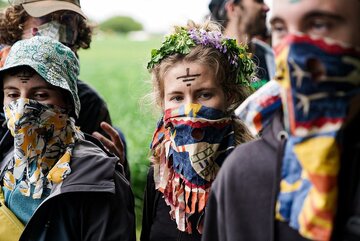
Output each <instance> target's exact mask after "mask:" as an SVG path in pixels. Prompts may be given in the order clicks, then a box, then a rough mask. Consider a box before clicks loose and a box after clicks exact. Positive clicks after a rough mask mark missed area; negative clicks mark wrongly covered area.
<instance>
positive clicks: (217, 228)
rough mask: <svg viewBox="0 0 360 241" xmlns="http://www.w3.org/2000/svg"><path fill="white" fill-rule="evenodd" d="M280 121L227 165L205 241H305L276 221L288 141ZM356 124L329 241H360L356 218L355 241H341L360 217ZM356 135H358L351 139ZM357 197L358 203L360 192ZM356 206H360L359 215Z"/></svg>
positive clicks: (216, 187)
mask: <svg viewBox="0 0 360 241" xmlns="http://www.w3.org/2000/svg"><path fill="white" fill-rule="evenodd" d="M281 119H282V118H281V115H280V114H279V113H278V114H277V115H276V116H275V117H274V119H273V122H272V124H271V125H270V126H268V127H267V128H265V130H264V132H263V136H262V138H260V139H258V140H256V141H253V142H249V143H246V144H242V145H240V146H238V147H237V148H236V149H235V150H234V151H233V152H232V153H231V154H230V156H229V157H228V158H227V159H226V161H225V163H224V164H223V166H222V167H221V169H220V172H219V174H218V176H217V178H216V180H215V182H214V183H213V185H212V188H211V194H210V197H209V201H208V204H207V207H206V213H205V227H204V232H203V237H202V240H203V241H215V240H221V241H248V240H251V241H273V240H276V241H304V240H308V239H305V238H303V237H301V236H300V235H299V234H298V232H297V231H295V230H293V229H291V228H290V227H289V226H288V225H287V223H283V222H277V221H275V219H274V217H275V202H276V199H277V193H278V192H279V185H280V168H281V161H282V156H283V153H282V152H283V148H284V143H285V141H286V140H285V138H284V135H282V133H283V132H282V131H283V125H282V121H281ZM357 123H359V122H357ZM354 124H355V125H353V127H354V128H353V129H354V130H352V131H350V133H352V135H353V138H352V139H351V140H353V143H352V144H351V145H349V146H348V147H349V148H350V147H351V146H352V147H353V148H355V149H357V157H356V155H355V153H356V152H353V151H354V149H351V148H350V149H351V150H352V152H351V153H352V154H351V156H352V158H348V159H347V160H349V161H348V162H347V163H346V164H345V165H343V164H342V170H343V171H342V172H341V173H340V177H339V178H340V182H339V184H340V186H339V189H340V195H339V198H340V200H339V201H340V202H339V207H338V210H339V212H338V217H337V218H336V220H335V229H334V232H333V238H332V240H333V241H343V240H344V241H345V240H347V241H350V240H351V241H353V240H354V241H355V240H360V222H359V221H360V218H359V217H360V216H357V217H358V219H356V220H357V221H358V226H356V225H355V227H357V230H358V233H359V236H357V237H355V238H354V239H345V238H344V230H346V227H347V223H348V220H349V219H350V217H355V216H356V215H360V209H359V203H360V200H359V199H358V200H357V201H356V200H355V199H354V196H355V191H356V188H358V189H359V177H360V168H359V167H360V158H359V151H360V145H359V136H360V135H359V134H360V133H359V127H358V126H359V125H358V124H356V122H354ZM355 131H356V132H355ZM345 133H347V132H345ZM350 133H349V134H350ZM356 133H358V134H357V135H355V134H356ZM355 140H357V142H356V141H355ZM356 145H357V147H356ZM345 153H346V152H345ZM343 160H344V159H343ZM349 167H350V168H351V167H352V168H353V170H352V172H349V170H348V169H349ZM345 168H346V169H347V170H345ZM345 173H347V174H348V175H347V176H348V177H347V178H346V179H344V178H343V176H346V174H345ZM349 174H351V175H349ZM343 182H344V183H343ZM345 183H346V184H345ZM349 184H352V185H351V187H352V190H351V191H350V190H347V189H348V188H347V187H348V185H349ZM346 190H347V191H346ZM358 196H359V197H360V190H359V193H358ZM355 203H357V206H358V210H357V213H356V211H355V207H356V204H355ZM343 216H345V217H343ZM340 217H342V220H340ZM353 228H354V227H353ZM349 237H350V235H349Z"/></svg>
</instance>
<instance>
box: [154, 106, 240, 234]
mask: <svg viewBox="0 0 360 241" xmlns="http://www.w3.org/2000/svg"><path fill="white" fill-rule="evenodd" d="M232 124H233V120H232V118H231V117H229V116H228V115H226V114H225V113H224V112H222V111H219V110H216V109H213V108H209V107H205V106H202V105H198V104H190V105H186V106H181V107H180V108H176V109H168V110H166V111H165V115H164V118H163V119H162V120H160V122H159V123H158V128H157V129H156V131H155V134H154V137H153V141H152V144H151V149H152V151H153V157H152V158H153V162H154V180H155V188H156V189H157V190H159V191H160V192H162V193H163V194H164V198H165V201H166V203H167V204H168V205H169V206H170V207H171V212H170V215H171V217H172V218H173V219H175V220H176V223H177V227H178V229H179V230H181V231H186V232H188V233H191V232H192V230H191V223H190V221H189V217H190V216H191V215H192V214H194V213H195V212H196V211H197V212H198V213H202V212H204V207H205V205H206V202H207V199H208V194H209V191H210V186H211V184H212V182H213V181H214V179H215V177H216V175H217V173H218V171H219V168H220V166H221V165H222V163H223V161H224V159H225V158H226V156H227V155H229V154H230V152H231V151H232V150H233V149H234V147H235V145H234V142H235V141H234V131H233V125H232ZM199 223H200V224H199V226H198V230H199V232H201V223H202V222H199Z"/></svg>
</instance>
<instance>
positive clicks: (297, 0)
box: [289, 0, 301, 3]
mask: <svg viewBox="0 0 360 241" xmlns="http://www.w3.org/2000/svg"><path fill="white" fill-rule="evenodd" d="M289 2H290V3H298V2H301V0H289Z"/></svg>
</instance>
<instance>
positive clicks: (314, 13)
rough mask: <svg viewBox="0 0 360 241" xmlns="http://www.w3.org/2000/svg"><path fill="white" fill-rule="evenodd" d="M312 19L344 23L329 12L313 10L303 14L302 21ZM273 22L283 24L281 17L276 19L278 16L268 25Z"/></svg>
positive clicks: (342, 19)
mask: <svg viewBox="0 0 360 241" xmlns="http://www.w3.org/2000/svg"><path fill="white" fill-rule="evenodd" d="M314 17H326V18H331V19H333V20H336V21H345V19H344V18H343V17H342V16H340V15H338V14H335V13H331V12H328V11H321V10H314V11H311V12H309V13H307V14H305V16H304V17H303V18H304V19H309V18H314ZM275 22H283V23H284V22H285V21H284V19H283V18H281V17H278V16H273V17H272V18H271V19H270V21H269V23H270V24H273V23H275Z"/></svg>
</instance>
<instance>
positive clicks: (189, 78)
mask: <svg viewBox="0 0 360 241" xmlns="http://www.w3.org/2000/svg"><path fill="white" fill-rule="evenodd" d="M199 76H201V74H190V68H186V75H182V76H179V77H177V78H176V79H182V81H183V82H184V83H187V82H189V83H187V84H186V86H191V82H192V81H194V80H195V79H196V78H197V77H199Z"/></svg>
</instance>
